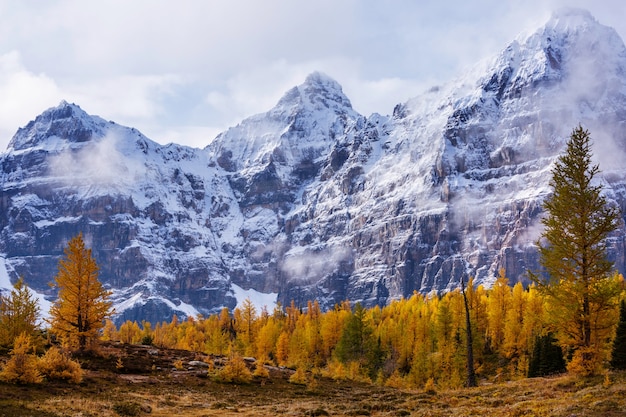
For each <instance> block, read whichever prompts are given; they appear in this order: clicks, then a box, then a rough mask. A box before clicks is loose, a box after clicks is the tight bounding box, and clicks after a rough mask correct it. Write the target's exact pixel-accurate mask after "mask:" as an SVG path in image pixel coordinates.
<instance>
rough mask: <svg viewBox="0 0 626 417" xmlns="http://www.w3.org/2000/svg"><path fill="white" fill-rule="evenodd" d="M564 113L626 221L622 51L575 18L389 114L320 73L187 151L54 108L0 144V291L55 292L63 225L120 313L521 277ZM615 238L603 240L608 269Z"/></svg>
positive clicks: (602, 29)
mask: <svg viewBox="0 0 626 417" xmlns="http://www.w3.org/2000/svg"><path fill="white" fill-rule="evenodd" d="M578 124H581V125H582V126H583V127H585V128H586V129H588V130H589V131H590V133H591V136H592V138H593V140H594V145H593V152H594V155H595V157H596V160H597V162H598V163H599V164H600V168H601V171H602V176H601V181H602V185H603V186H604V190H605V192H606V195H607V197H608V200H609V201H610V203H611V204H615V205H618V206H619V207H620V208H621V209H622V212H625V210H626V169H624V168H623V167H622V165H623V164H622V161H623V160H624V159H625V157H626V131H625V129H624V126H625V124H626V47H625V46H624V43H623V41H622V39H620V37H619V36H618V34H617V33H616V32H615V31H614V30H613V29H611V28H609V27H606V26H603V25H601V24H600V23H598V22H597V21H596V20H595V19H594V18H593V16H591V15H590V14H589V13H588V12H586V11H583V10H578V9H562V10H560V11H558V12H556V13H554V14H553V16H552V17H551V18H550V20H549V21H548V22H547V23H546V24H545V25H544V26H542V27H540V28H539V29H537V30H536V31H534V32H533V33H530V34H528V35H523V36H519V37H518V38H517V39H515V40H513V41H512V42H511V43H509V44H508V45H507V46H506V47H505V48H504V50H503V51H502V52H501V53H500V54H499V55H497V56H495V57H493V58H491V59H488V60H485V61H483V62H481V63H479V64H477V65H476V66H475V67H473V68H472V69H470V70H469V71H467V72H466V73H465V74H464V75H463V76H462V77H460V78H458V79H456V80H452V81H451V82H449V83H447V84H445V85H442V86H436V87H433V88H431V89H430V90H428V91H427V92H425V93H423V94H421V95H419V96H417V97H414V98H411V99H409V100H408V101H406V102H404V103H400V104H398V105H397V106H395V108H394V109H393V111H392V112H391V114H390V115H388V116H384V115H380V114H372V115H370V116H367V117H366V116H363V115H361V114H359V113H357V112H356V111H355V110H354V109H353V108H352V105H351V103H350V100H349V99H348V97H346V95H345V94H344V93H343V91H342V88H341V86H340V85H339V84H338V83H337V82H336V81H335V80H333V79H331V78H330V77H328V76H327V75H325V74H322V73H319V72H317V73H313V74H311V75H309V76H308V77H307V78H306V80H305V81H304V82H303V84H301V85H299V86H297V87H294V88H292V89H291V90H289V91H288V92H287V93H285V95H284V96H283V97H282V98H281V99H280V100H279V101H278V103H277V104H276V106H275V107H274V108H272V109H270V110H269V111H267V112H266V113H262V114H258V115H254V116H251V117H249V118H247V119H245V120H243V121H242V122H241V123H239V124H238V125H237V126H234V127H232V128H230V129H228V130H226V131H225V132H223V133H221V134H219V135H218V136H217V137H216V138H215V139H214V140H213V141H211V142H210V144H209V145H208V146H207V147H206V148H204V149H194V148H189V147H185V146H180V145H176V144H170V145H159V144H157V143H155V142H153V141H151V140H150V139H148V138H146V137H145V136H143V135H142V134H141V133H140V132H138V131H137V130H135V129H132V128H127V127H123V126H120V125H117V124H115V123H114V122H108V121H105V120H104V119H102V118H100V117H97V116H90V115H88V114H87V113H85V112H84V111H83V110H82V109H80V108H79V107H78V106H76V105H74V104H69V103H66V102H62V103H61V104H59V105H58V106H57V107H55V108H51V109H49V110H46V111H45V112H44V113H42V114H41V115H39V116H37V117H36V118H35V120H34V121H31V122H30V123H28V124H27V125H26V126H25V127H23V128H21V129H19V130H18V131H17V133H16V134H15V136H14V137H13V139H12V140H11V142H10V144H9V146H8V149H7V150H6V152H4V153H3V154H0V188H1V189H2V193H1V196H0V284H3V285H4V286H5V287H6V286H8V281H9V280H10V281H11V282H14V281H15V280H16V279H17V277H18V276H23V277H24V278H25V280H26V282H27V283H28V285H29V286H31V287H32V288H33V289H35V290H36V291H37V292H39V293H41V294H42V295H43V296H44V297H46V298H47V299H49V300H50V299H53V298H54V294H52V293H50V290H49V287H48V285H47V284H48V282H50V281H51V280H52V278H53V277H54V275H55V273H56V265H57V262H58V260H59V258H60V256H62V253H63V248H64V246H65V244H66V243H67V241H68V240H69V239H71V238H72V237H73V236H75V235H76V234H78V233H79V232H82V233H83V236H84V238H85V241H86V242H87V244H88V246H90V247H91V248H92V250H93V255H94V258H95V259H96V261H97V262H98V265H99V266H100V279H101V280H102V281H103V283H104V284H105V285H106V286H108V287H109V288H110V289H111V290H112V291H113V298H114V302H115V308H116V313H117V318H118V320H125V319H133V320H141V319H146V320H149V321H152V322H155V321H161V320H168V319H169V318H171V316H172V314H177V315H196V314H209V313H215V312H217V311H219V309H221V308H222V307H223V306H227V307H229V308H234V307H235V305H236V304H237V301H238V298H241V294H245V293H246V292H245V291H257V292H260V293H264V294H270V298H271V297H277V299H278V301H280V302H281V303H282V304H283V305H284V304H288V303H290V302H291V301H292V300H294V301H295V302H296V304H297V305H300V306H305V305H306V302H307V301H308V300H313V299H316V300H318V301H319V302H320V304H321V305H322V306H323V307H324V308H330V307H332V306H333V305H334V304H335V303H338V302H341V301H342V300H346V299H348V300H350V301H353V302H356V301H360V302H362V303H363V304H364V305H366V306H371V305H374V304H385V303H388V302H389V301H391V300H393V299H397V298H400V297H408V296H410V295H411V294H412V293H413V292H414V291H419V292H423V293H427V292H431V291H436V292H440V291H446V290H450V289H453V288H456V287H457V286H458V285H459V281H460V279H461V278H464V279H468V278H469V277H474V278H475V282H476V283H483V284H486V285H490V284H491V283H492V282H493V280H494V279H495V278H496V277H497V276H498V275H499V274H500V271H501V270H503V271H505V273H506V276H507V277H508V278H509V279H511V280H512V281H520V280H521V281H526V280H527V271H528V270H536V269H538V255H537V251H536V247H535V243H534V242H536V240H537V239H538V238H539V237H540V234H541V221H540V218H541V215H542V208H541V207H542V202H543V199H544V198H545V197H546V196H547V195H548V194H549V193H550V188H549V180H550V169H551V166H552V162H553V161H554V160H555V158H556V157H557V156H558V155H560V154H561V152H562V151H563V149H564V145H565V143H566V141H567V138H568V137H569V134H570V133H571V131H572V129H573V128H574V127H576V126H578ZM625 238H626V228H624V226H622V227H621V229H620V230H619V231H618V232H617V233H615V234H614V235H613V236H612V237H611V240H610V242H609V245H608V246H609V249H610V257H611V259H612V260H613V261H615V265H616V267H617V269H618V270H619V271H621V272H624V271H625V270H626V259H625V257H624V249H625V245H624V239H625Z"/></svg>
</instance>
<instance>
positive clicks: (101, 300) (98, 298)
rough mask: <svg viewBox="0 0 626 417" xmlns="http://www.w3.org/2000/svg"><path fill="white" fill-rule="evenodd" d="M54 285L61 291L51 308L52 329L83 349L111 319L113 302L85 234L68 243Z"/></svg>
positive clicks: (58, 335)
mask: <svg viewBox="0 0 626 417" xmlns="http://www.w3.org/2000/svg"><path fill="white" fill-rule="evenodd" d="M52 286H53V287H55V288H57V289H58V298H57V300H56V302H55V303H54V304H53V305H52V307H51V308H50V326H51V327H50V330H51V332H52V333H53V334H55V335H57V337H59V338H60V339H61V341H62V342H63V344H64V345H66V346H67V347H70V348H78V349H80V350H84V349H85V348H87V347H89V346H90V345H91V344H92V343H93V342H94V341H95V340H97V338H98V336H99V333H100V330H101V329H102V328H103V327H104V324H105V319H107V318H108V317H110V316H111V302H110V301H109V300H108V298H109V295H110V292H109V291H107V290H106V289H105V288H104V287H103V286H102V284H101V283H100V281H99V280H98V265H97V264H96V261H95V260H94V258H93V257H92V256H91V249H87V248H85V243H84V241H83V236H82V234H79V235H78V236H76V237H74V238H73V239H72V240H70V242H69V243H68V246H67V248H66V249H65V257H64V258H63V259H61V260H60V261H59V272H58V274H57V275H56V277H55V280H54V283H53V284H52Z"/></svg>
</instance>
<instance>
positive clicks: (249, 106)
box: [0, 0, 626, 152]
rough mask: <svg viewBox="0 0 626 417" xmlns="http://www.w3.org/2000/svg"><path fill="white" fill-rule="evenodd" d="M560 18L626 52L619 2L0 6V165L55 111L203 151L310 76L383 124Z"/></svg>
mask: <svg viewBox="0 0 626 417" xmlns="http://www.w3.org/2000/svg"><path fill="white" fill-rule="evenodd" d="M565 6H574V7H582V8H585V9H587V10H589V11H590V12H591V13H592V14H593V15H594V16H595V17H596V18H597V19H598V21H600V23H603V24H605V25H608V26H612V27H614V28H615V29H616V30H617V31H618V32H619V34H620V35H621V36H622V38H623V39H626V19H625V17H626V2H624V1H623V0H571V1H563V0H507V1H502V0H472V1H467V0H438V1H431V0H428V1H412V0H388V1H382V0H379V1H376V0H315V1H299V0H263V1H258V0H229V1H217V0H179V1H176V2H174V1H169V0H150V1H148V0H133V1H127V0H123V1H122V0H120V1H117V0H105V1H101V2H91V1H81V0H49V1H46V2H41V1H19V0H0V152H1V151H2V150H4V149H5V148H6V145H7V143H8V141H9V140H10V138H11V137H12V136H13V134H14V133H15V131H16V130H17V129H18V128H19V127H21V126H24V125H25V124H26V123H28V121H30V120H32V119H34V117H35V116H37V115H38V114H39V113H41V112H42V111H43V110H45V109H47V108H49V107H53V106H56V105H57V104H58V103H59V102H60V101H61V100H63V99H65V100H67V101H69V102H73V103H76V104H78V105H80V106H81V107H82V108H83V109H84V110H85V111H87V112H88V113H90V114H97V115H99V116H101V117H103V118H105V119H107V120H114V121H116V122H117V123H120V124H123V125H126V126H132V127H135V128H137V129H139V130H140V131H142V132H143V133H144V134H145V135H147V136H148V137H150V138H151V139H153V140H156V141H157V142H160V143H163V144H165V143H169V142H176V143H181V144H186V145H190V146H196V147H204V146H205V145H206V144H207V143H209V142H210V141H211V140H212V139H213V138H214V137H215V135H216V134H217V133H219V132H221V131H223V130H225V129H226V128H228V127H229V126H233V125H235V124H237V123H238V122H239V121H241V120H242V119H243V118H245V117H247V116H250V115H252V114H256V113H260V112H264V111H266V110H268V109H270V108H271V107H272V106H273V105H274V104H275V103H276V102H277V100H278V99H279V98H280V97H281V96H282V94H283V93H284V92H286V91H287V90H288V89H289V88H291V87H293V86H295V85H297V84H300V83H302V82H303V81H304V78H305V77H306V75H307V74H309V73H311V72H312V71H316V70H319V71H322V72H325V73H326V74H328V75H330V76H331V77H333V78H334V79H336V80H337V81H338V82H339V83H340V84H341V85H342V86H343V89H344V92H345V93H346V94H347V95H348V97H349V98H350V100H351V101H352V104H353V107H354V108H355V109H356V110H357V111H359V112H360V113H362V114H364V115H369V114H371V113H373V112H378V113H382V114H389V113H391V111H392V110H393V107H394V105H395V104H397V103H400V102H404V101H406V100H407V99H408V98H410V97H413V96H416V95H418V94H419V93H421V92H422V91H423V90H425V89H426V88H428V87H430V86H432V85H435V84H439V83H442V82H445V81H447V80H450V79H452V78H453V77H455V76H456V75H459V74H460V73H461V72H462V71H463V69H464V68H467V67H468V66H470V65H472V64H474V63H476V62H477V61H479V60H481V59H484V58H488V57H490V56H492V55H494V54H496V53H498V52H499V51H500V50H501V49H502V48H503V47H504V46H505V45H506V44H507V43H508V42H509V41H511V40H512V39H514V38H515V37H516V36H517V35H518V34H520V33H525V32H529V31H532V30H534V29H536V28H537V27H539V26H540V25H542V24H543V23H545V22H546V21H547V19H548V18H549V17H550V14H551V11H552V10H555V9H559V8H562V7H565Z"/></svg>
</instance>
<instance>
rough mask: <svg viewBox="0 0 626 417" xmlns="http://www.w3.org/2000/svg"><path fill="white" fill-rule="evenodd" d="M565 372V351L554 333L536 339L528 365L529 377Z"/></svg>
mask: <svg viewBox="0 0 626 417" xmlns="http://www.w3.org/2000/svg"><path fill="white" fill-rule="evenodd" d="M562 372H565V359H563V351H562V350H561V347H560V346H558V345H557V344H556V340H555V339H554V336H553V335H552V334H547V335H544V336H539V337H538V338H537V339H535V346H534V348H533V353H532V356H531V358H530V363H529V366H528V377H529V378H535V377H538V376H547V375H554V374H559V373H562Z"/></svg>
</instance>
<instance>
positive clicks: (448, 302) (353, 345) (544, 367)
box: [103, 273, 623, 388]
mask: <svg viewBox="0 0 626 417" xmlns="http://www.w3.org/2000/svg"><path fill="white" fill-rule="evenodd" d="M614 279H615V280H616V283H618V284H619V285H622V286H623V279H622V277H621V276H615V277H614ZM467 298H468V304H469V307H470V317H471V326H472V330H473V332H472V334H473V335H474V337H473V352H474V361H475V363H474V364H475V367H476V374H477V376H478V378H486V379H498V380H507V379H517V378H524V377H527V376H528V375H529V372H530V376H539V375H545V374H550V373H554V372H562V371H564V370H565V368H564V366H565V361H566V360H567V359H568V352H563V353H561V352H562V351H561V348H560V347H559V346H558V345H557V344H556V343H557V342H556V340H555V338H554V337H553V336H552V334H551V327H550V323H549V320H548V317H547V310H546V298H545V297H544V296H542V295H541V293H540V292H539V291H538V290H537V288H536V287H535V286H530V287H528V288H524V286H523V285H522V284H521V283H516V284H515V285H513V286H511V285H509V282H508V279H507V278H506V277H504V274H503V273H502V274H501V276H500V277H499V278H498V279H497V280H496V281H495V283H494V285H493V287H492V288H491V289H485V288H484V287H483V286H474V285H472V282H470V283H469V285H468V288H467ZM615 314H616V315H617V314H618V311H617V310H616V311H615ZM465 330H466V319H465V310H464V306H463V297H462V294H461V292H460V291H459V290H456V291H451V292H448V293H446V294H444V295H442V296H437V295H431V296H424V295H421V294H418V293H415V294H414V295H413V296H412V297H411V298H409V299H401V300H396V301H393V302H391V303H390V304H389V305H387V306H385V307H382V308H381V307H374V308H371V309H365V308H363V307H362V306H361V305H360V304H356V305H355V306H351V305H350V303H349V302H347V301H346V302H344V303H342V304H341V305H337V306H335V308H334V309H332V310H330V311H326V312H322V311H321V310H320V307H319V305H318V304H317V303H316V302H309V303H308V304H307V306H306V307H304V308H299V307H297V306H295V305H294V304H293V303H292V304H291V305H290V306H288V307H286V308H282V307H280V306H278V307H276V308H275V309H274V310H273V311H267V310H262V311H257V309H256V308H255V307H254V305H253V304H252V303H251V302H250V300H246V302H244V304H243V306H242V307H241V308H237V309H235V310H234V311H229V310H228V309H226V308H225V309H223V310H222V312H221V313H220V314H218V315H212V316H209V317H206V318H202V317H196V318H192V317H189V318H187V319H185V320H178V318H176V317H174V318H173V319H172V321H170V322H162V323H157V324H156V325H155V326H154V327H153V326H151V325H150V323H147V322H143V323H137V322H131V321H126V322H125V323H123V324H121V325H120V326H119V328H117V327H116V326H115V325H114V324H113V322H112V321H110V320H109V321H107V324H106V326H105V327H104V330H103V338H104V339H105V340H116V341H121V342H124V343H144V344H145V343H147V344H152V345H154V346H157V347H163V348H177V349H188V350H194V351H199V352H204V353H206V354H213V355H227V356H250V357H255V358H256V359H257V360H258V361H261V362H262V363H266V364H271V365H276V366H286V367H291V368H295V369H301V370H304V371H306V372H307V373H309V374H312V375H315V374H321V375H326V376H330V377H334V378H349V379H357V380H366V381H372V382H377V383H384V384H387V385H390V386H396V387H405V388H411V387H415V388H417V387H423V386H425V385H426V384H435V385H436V386H440V387H459V386H462V385H464V383H465V375H466V374H465V372H466V371H465V369H466V358H467V355H466V345H465V343H466V339H465V337H466V332H465ZM611 346H612V345H611V343H605V346H604V347H603V353H602V354H603V355H604V356H603V358H604V361H605V362H606V361H608V360H609V359H610V351H611ZM555 352H556V354H555ZM531 365H532V366H531Z"/></svg>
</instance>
